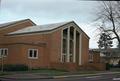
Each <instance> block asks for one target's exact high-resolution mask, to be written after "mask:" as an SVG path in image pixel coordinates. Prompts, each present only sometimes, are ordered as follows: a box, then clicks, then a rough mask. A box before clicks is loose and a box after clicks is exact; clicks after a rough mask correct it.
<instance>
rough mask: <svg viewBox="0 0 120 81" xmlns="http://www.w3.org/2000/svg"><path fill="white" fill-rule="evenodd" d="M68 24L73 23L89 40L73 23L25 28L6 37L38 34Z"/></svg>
mask: <svg viewBox="0 0 120 81" xmlns="http://www.w3.org/2000/svg"><path fill="white" fill-rule="evenodd" d="M69 23H74V24H75V25H76V26H77V27H78V28H79V29H80V31H82V32H83V33H84V34H85V35H86V36H87V38H89V36H88V35H87V34H86V33H85V32H84V31H83V30H82V29H81V28H80V27H79V26H78V25H77V24H76V23H75V22H74V21H67V22H60V23H52V24H45V25H35V26H29V27H26V28H23V29H20V30H17V31H14V32H11V33H8V34H7V35H22V34H33V33H40V32H48V31H52V30H54V29H57V28H60V27H62V26H64V25H67V24H69Z"/></svg>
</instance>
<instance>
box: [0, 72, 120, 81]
mask: <svg viewBox="0 0 120 81" xmlns="http://www.w3.org/2000/svg"><path fill="white" fill-rule="evenodd" d="M116 73H120V72H103V73H96V74H76V75H75V74H74V75H69V74H68V75H62V76H48V75H42V74H40V73H26V74H12V75H5V76H2V77H0V79H13V80H15V79H19V80H34V79H55V78H69V77H83V76H94V75H104V74H116Z"/></svg>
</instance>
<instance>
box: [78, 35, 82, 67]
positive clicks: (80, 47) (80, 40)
mask: <svg viewBox="0 0 120 81" xmlns="http://www.w3.org/2000/svg"><path fill="white" fill-rule="evenodd" d="M81 64H82V33H80V34H79V65H81Z"/></svg>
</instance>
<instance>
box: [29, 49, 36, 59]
mask: <svg viewBox="0 0 120 81" xmlns="http://www.w3.org/2000/svg"><path fill="white" fill-rule="evenodd" d="M28 58H30V59H37V58H38V49H29V50H28Z"/></svg>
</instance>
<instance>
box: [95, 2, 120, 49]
mask: <svg viewBox="0 0 120 81" xmlns="http://www.w3.org/2000/svg"><path fill="white" fill-rule="evenodd" d="M101 7H102V8H101V10H100V12H99V13H98V14H97V17H98V18H97V20H98V22H101V23H100V24H102V25H99V28H100V29H102V30H104V32H106V33H109V34H110V35H111V39H110V40H114V39H117V42H118V48H120V1H103V2H102V4H101ZM103 24H104V25H103ZM102 32H103V31H102Z"/></svg>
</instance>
